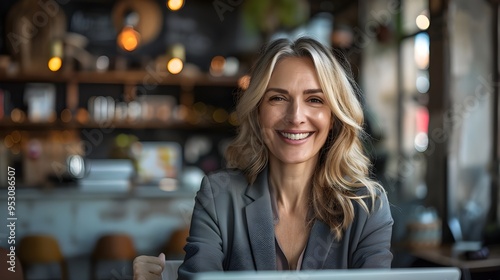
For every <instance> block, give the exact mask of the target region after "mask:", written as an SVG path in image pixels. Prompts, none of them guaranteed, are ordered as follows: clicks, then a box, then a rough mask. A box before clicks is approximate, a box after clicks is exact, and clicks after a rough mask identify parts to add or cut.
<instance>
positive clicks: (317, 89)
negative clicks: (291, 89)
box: [304, 88, 323, 94]
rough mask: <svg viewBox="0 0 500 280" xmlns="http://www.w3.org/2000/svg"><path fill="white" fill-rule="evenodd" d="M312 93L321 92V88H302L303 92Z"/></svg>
mask: <svg viewBox="0 0 500 280" xmlns="http://www.w3.org/2000/svg"><path fill="white" fill-rule="evenodd" d="M313 93H323V90H322V89H320V88H313V89H306V90H304V94H313Z"/></svg>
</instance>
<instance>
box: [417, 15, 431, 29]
mask: <svg viewBox="0 0 500 280" xmlns="http://www.w3.org/2000/svg"><path fill="white" fill-rule="evenodd" d="M415 22H416V24H417V27H418V28H419V29H420V30H427V28H429V26H430V24H431V22H430V20H429V18H428V17H427V16H426V15H419V16H418V17H417V19H416V21H415Z"/></svg>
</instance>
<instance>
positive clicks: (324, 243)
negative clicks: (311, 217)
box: [301, 220, 338, 270]
mask: <svg viewBox="0 0 500 280" xmlns="http://www.w3.org/2000/svg"><path fill="white" fill-rule="evenodd" d="M334 243H338V242H335V241H334V236H333V234H332V233H331V232H330V227H329V226H328V225H326V224H325V223H323V222H321V221H318V220H315V221H314V224H313V227H312V229H311V233H310V234H309V240H308V241H307V247H306V251H305V252H304V258H303V259H302V266H301V270H307V269H321V268H323V265H324V263H325V261H326V258H327V256H328V253H329V252H330V249H331V248H332V245H333V244H334Z"/></svg>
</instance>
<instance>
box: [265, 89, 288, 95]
mask: <svg viewBox="0 0 500 280" xmlns="http://www.w3.org/2000/svg"><path fill="white" fill-rule="evenodd" d="M269 91H275V92H278V93H285V94H288V90H286V89H282V88H267V89H266V91H265V92H264V93H267V92H269Z"/></svg>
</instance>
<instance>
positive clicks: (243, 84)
mask: <svg viewBox="0 0 500 280" xmlns="http://www.w3.org/2000/svg"><path fill="white" fill-rule="evenodd" d="M249 85H250V76H249V75H244V76H242V77H241V78H239V79H238V86H239V87H240V88H241V89H243V90H246V89H247V88H248V86H249Z"/></svg>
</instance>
